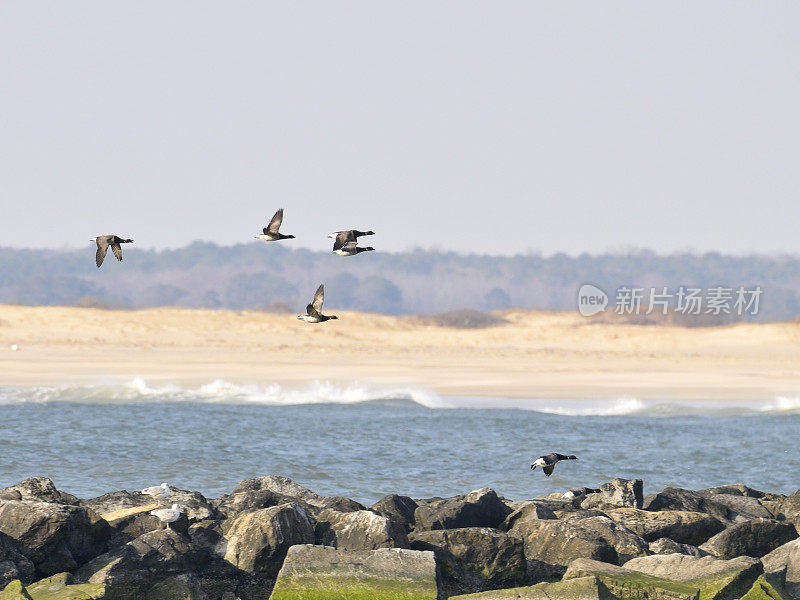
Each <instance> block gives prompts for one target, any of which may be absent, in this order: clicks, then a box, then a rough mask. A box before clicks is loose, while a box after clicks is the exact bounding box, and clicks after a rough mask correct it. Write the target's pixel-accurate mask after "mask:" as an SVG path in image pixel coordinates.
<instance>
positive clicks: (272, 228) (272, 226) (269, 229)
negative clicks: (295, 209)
mask: <svg viewBox="0 0 800 600" xmlns="http://www.w3.org/2000/svg"><path fill="white" fill-rule="evenodd" d="M281 223H283V209H282V208H279V209H278V211H277V212H276V213H275V214H274V215H272V220H271V221H270V222H269V225H267V226H266V227H265V228H264V233H265V234H267V233H278V229H280V228H281Z"/></svg>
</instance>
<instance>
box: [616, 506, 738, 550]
mask: <svg viewBox="0 0 800 600" xmlns="http://www.w3.org/2000/svg"><path fill="white" fill-rule="evenodd" d="M606 514H607V515H608V517H609V518H610V519H612V520H613V521H615V522H616V523H619V524H620V525H623V526H624V527H626V528H628V529H630V530H631V531H633V532H634V533H635V534H637V535H639V536H641V537H642V538H644V539H645V541H648V542H652V541H655V540H657V539H658V538H662V537H666V538H669V539H671V540H674V541H675V542H677V543H679V544H691V545H693V546H697V545H699V544H702V543H703V542H705V541H706V540H708V539H709V538H711V537H712V536H713V535H716V534H717V533H719V532H720V531H722V530H723V529H725V524H724V523H723V522H722V521H720V520H719V519H717V518H716V517H713V516H711V515H708V514H705V513H700V512H692V511H685V510H664V511H658V512H651V511H647V510H636V509H635V508H617V509H614V510H609V511H606Z"/></svg>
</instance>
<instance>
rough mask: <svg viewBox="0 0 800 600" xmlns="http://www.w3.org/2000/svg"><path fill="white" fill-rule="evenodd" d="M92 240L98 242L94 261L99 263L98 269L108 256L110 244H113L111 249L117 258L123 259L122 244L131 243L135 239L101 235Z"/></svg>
mask: <svg viewBox="0 0 800 600" xmlns="http://www.w3.org/2000/svg"><path fill="white" fill-rule="evenodd" d="M91 241H92V242H95V243H96V244H97V253H96V254H95V255H94V262H96V263H97V268H98V269H99V268H100V265H102V264H103V261H104V260H105V258H106V252H108V247H109V246H111V251H112V252H113V253H114V256H116V257H117V260H122V246H120V244H130V243H131V242H133V240H123V239H122V238H121V237H117V236H116V235H99V236H97V237H95V238H92V239H91Z"/></svg>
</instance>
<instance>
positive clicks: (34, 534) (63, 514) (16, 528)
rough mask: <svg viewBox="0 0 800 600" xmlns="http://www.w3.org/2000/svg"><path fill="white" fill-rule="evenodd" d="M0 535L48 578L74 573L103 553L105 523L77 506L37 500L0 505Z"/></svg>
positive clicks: (105, 534)
mask: <svg viewBox="0 0 800 600" xmlns="http://www.w3.org/2000/svg"><path fill="white" fill-rule="evenodd" d="M0 533H4V534H5V535H7V536H9V537H10V538H12V539H14V541H15V543H16V545H17V548H18V549H19V552H20V553H21V554H23V555H24V556H25V557H27V558H28V559H29V560H30V561H31V562H32V563H33V564H34V565H35V567H36V571H37V574H38V575H42V576H48V575H54V574H56V573H60V572H62V571H70V570H72V569H75V568H76V567H77V566H78V565H79V564H82V563H84V562H86V561H87V560H89V559H90V558H92V557H94V556H97V555H98V554H101V553H102V552H104V551H105V544H106V539H107V536H108V523H106V522H105V521H104V520H103V519H101V518H100V517H99V516H98V515H97V514H96V513H95V512H94V511H92V510H90V509H87V508H83V507H80V506H73V505H66V504H55V503H53V502H42V501H38V500H7V501H0Z"/></svg>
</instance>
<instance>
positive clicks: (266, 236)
mask: <svg viewBox="0 0 800 600" xmlns="http://www.w3.org/2000/svg"><path fill="white" fill-rule="evenodd" d="M281 223H283V209H282V208H279V209H278V212H276V213H275V214H274V215H273V216H272V220H271V221H270V222H269V225H267V226H266V227H264V233H262V234H261V235H257V236H256V238H258V239H259V240H264V241H265V242H275V241H277V240H288V239H291V238H293V237H294V236H293V235H283V234H282V233H279V232H278V230H279V229H280V228H281Z"/></svg>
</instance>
